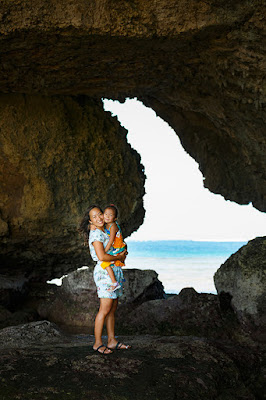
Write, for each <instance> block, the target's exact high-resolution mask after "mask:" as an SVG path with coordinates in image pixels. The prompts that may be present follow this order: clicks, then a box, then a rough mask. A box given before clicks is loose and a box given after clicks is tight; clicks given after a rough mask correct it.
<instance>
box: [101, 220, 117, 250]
mask: <svg viewBox="0 0 266 400" xmlns="http://www.w3.org/2000/svg"><path fill="white" fill-rule="evenodd" d="M117 231H118V227H117V225H116V224H113V225H112V226H111V228H110V239H109V242H108V243H107V246H105V249H104V250H105V252H106V253H107V251H108V250H110V248H111V246H112V244H113V243H114V240H115V235H116V232H117Z"/></svg>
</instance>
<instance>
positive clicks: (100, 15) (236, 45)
mask: <svg viewBox="0 0 266 400" xmlns="http://www.w3.org/2000/svg"><path fill="white" fill-rule="evenodd" d="M265 15H266V5H265V2H262V1H261V0H253V1H251V0H234V1H233V0H229V1H228V0H219V1H217V0H207V1H201V0H196V1H186V0H171V1H168V0H162V1H155V0H152V1H145V0H133V1H122V0H119V1H117V0H112V1H102V0H95V1H93V2H84V1H83V0H77V1H75V2H74V1H72V0H63V1H54V0H45V1H40V0H36V1H35V2H34V6H33V3H31V2H28V1H26V0H14V1H12V2H10V1H7V0H2V1H1V3H0V33H1V37H0V52H1V61H0V62H1V77H0V91H1V92H4V93H10V92H12V93H29V94H32V93H43V94H46V95H55V94H70V95H73V94H86V95H89V96H96V97H97V98H100V97H103V96H105V97H109V98H120V99H123V98H125V97H126V96H137V97H138V98H140V99H141V100H142V101H143V102H144V103H145V104H147V105H149V106H151V107H152V108H153V109H154V110H155V111H156V112H157V113H158V114H159V115H160V116H162V117H163V118H164V119H165V120H167V121H168V122H169V123H170V124H171V126H172V127H173V128H174V129H175V130H176V132H177V134H178V135H179V136H180V138H181V141H182V144H183V146H184V147H185V149H186V150H187V151H188V152H189V153H190V154H191V155H192V156H193V157H194V158H195V159H196V160H197V161H198V163H199V166H200V169H201V171H202V172H203V175H204V177H205V181H204V184H205V186H206V187H208V188H209V189H210V190H211V191H213V192H215V193H221V194H222V195H223V196H224V197H225V198H227V199H231V200H234V201H236V202H238V203H241V204H247V203H249V202H253V203H254V205H255V207H257V208H258V209H259V210H263V211H265V210H266V181H265V176H266V161H265V160H266V158H265V152H266V151H265V150H266V141H265V118H266V117H265V99H266V96H265V94H266V84H265V68H266V62H265V26H266V24H265ZM1 229H3V230H5V229H6V226H5V224H2V225H1Z"/></svg>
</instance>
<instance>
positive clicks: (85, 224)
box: [78, 204, 103, 246]
mask: <svg viewBox="0 0 266 400" xmlns="http://www.w3.org/2000/svg"><path fill="white" fill-rule="evenodd" d="M93 208H98V209H99V210H100V211H101V212H103V211H102V209H101V207H99V206H98V205H96V204H92V205H91V206H89V207H88V208H87V210H86V211H85V214H84V216H83V218H82V220H81V223H80V225H79V228H78V231H79V233H80V234H81V235H82V236H83V240H84V246H88V245H89V244H88V239H89V229H90V211H91V210H92V209H93Z"/></svg>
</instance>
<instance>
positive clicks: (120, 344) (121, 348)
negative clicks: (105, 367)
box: [108, 342, 131, 350]
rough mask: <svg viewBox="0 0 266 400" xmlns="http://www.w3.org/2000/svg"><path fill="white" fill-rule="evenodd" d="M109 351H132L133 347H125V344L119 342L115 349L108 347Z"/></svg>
mask: <svg viewBox="0 0 266 400" xmlns="http://www.w3.org/2000/svg"><path fill="white" fill-rule="evenodd" d="M122 346H125V347H122ZM108 349H110V350H128V349H131V346H130V345H129V344H127V345H125V344H124V343H121V342H117V343H116V345H115V347H113V348H112V347H108Z"/></svg>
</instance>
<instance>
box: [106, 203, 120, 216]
mask: <svg viewBox="0 0 266 400" xmlns="http://www.w3.org/2000/svg"><path fill="white" fill-rule="evenodd" d="M107 208H110V209H111V210H112V211H113V212H114V214H115V218H117V216H118V208H117V207H116V206H115V205H114V204H110V205H109V206H106V207H105V208H104V211H105V210H107Z"/></svg>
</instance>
